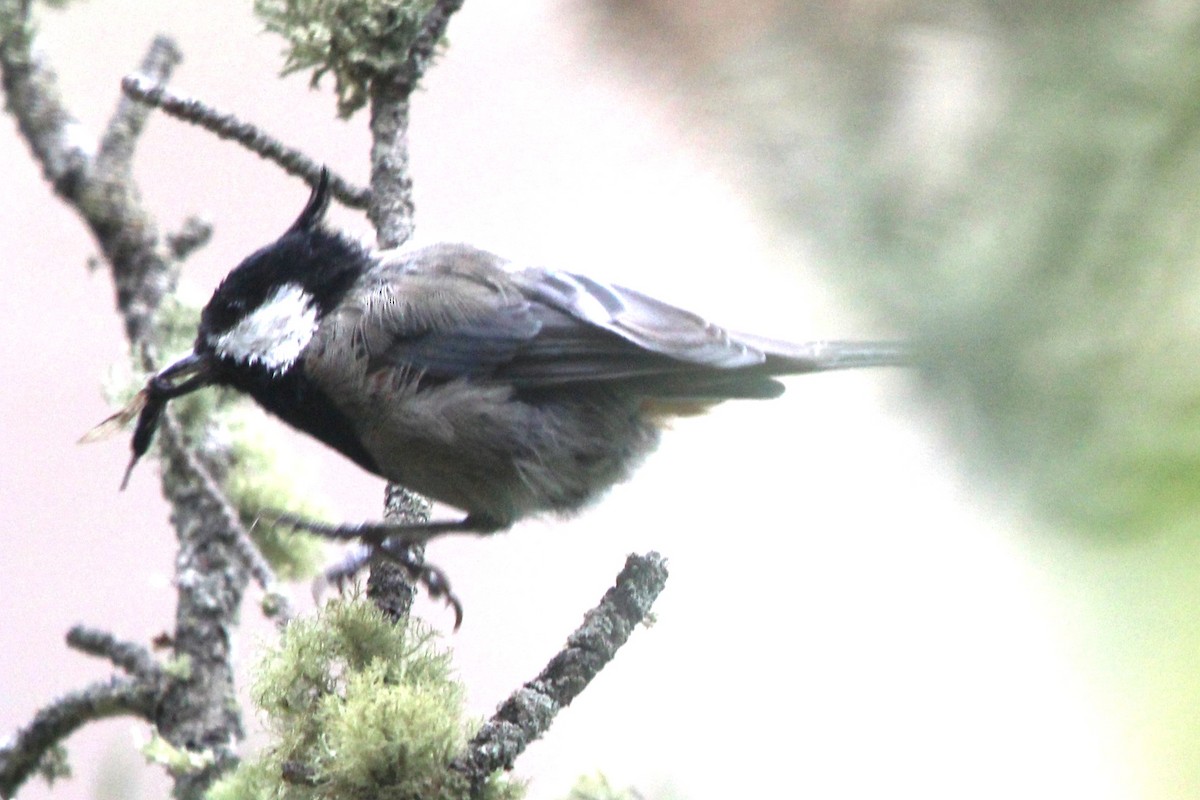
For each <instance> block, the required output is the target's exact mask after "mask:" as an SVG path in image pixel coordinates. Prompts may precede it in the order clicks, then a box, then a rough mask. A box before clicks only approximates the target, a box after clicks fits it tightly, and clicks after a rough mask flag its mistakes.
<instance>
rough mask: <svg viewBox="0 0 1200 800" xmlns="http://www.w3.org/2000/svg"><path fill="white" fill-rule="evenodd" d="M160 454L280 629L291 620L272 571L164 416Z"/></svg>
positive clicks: (172, 418) (171, 420) (175, 426)
mask: <svg viewBox="0 0 1200 800" xmlns="http://www.w3.org/2000/svg"><path fill="white" fill-rule="evenodd" d="M161 447H162V450H163V453H164V455H165V456H167V457H168V459H169V460H170V462H171V464H172V466H173V468H174V469H175V470H176V471H178V472H179V474H180V478H181V479H182V480H183V481H184V482H185V483H187V484H188V486H189V487H191V488H193V489H194V490H195V491H196V492H198V493H199V494H200V495H201V496H202V498H201V499H202V501H203V507H204V508H203V511H204V514H205V516H206V521H207V523H208V525H209V527H210V529H211V531H212V535H213V536H215V537H217V538H218V539H220V541H222V542H224V543H225V544H226V545H228V546H229V547H230V548H232V550H233V551H234V552H235V553H237V554H238V556H239V557H240V558H241V561H242V563H243V564H244V565H245V567H246V569H247V570H249V573H250V577H252V578H253V579H254V581H255V583H257V584H258V585H259V586H260V587H262V590H263V591H264V592H265V593H266V594H267V595H270V598H269V601H268V602H267V603H265V604H264V612H265V613H267V615H268V616H271V617H274V618H275V620H276V622H277V623H278V624H279V625H280V626H281V627H282V626H284V625H286V624H287V622H288V620H290V619H291V618H292V616H293V613H292V609H291V604H290V603H289V602H288V599H287V597H286V596H285V595H284V594H283V593H282V592H281V591H280V589H279V581H278V580H277V579H276V577H275V571H274V570H273V569H271V565H270V564H268V563H267V560H266V558H264V557H263V554H262V551H261V550H259V548H258V545H257V544H255V542H254V539H253V537H251V536H250V533H249V531H247V530H246V527H245V526H244V525H242V520H241V517H240V516H239V515H238V512H237V509H236V508H234V507H233V505H232V504H231V503H230V502H229V499H228V498H227V497H226V496H225V493H224V492H223V491H221V487H220V486H219V485H218V484H217V481H216V479H215V478H213V476H212V473H211V472H209V470H208V468H207V467H206V466H205V465H204V463H203V462H202V461H201V460H200V459H199V458H197V457H196V455H195V454H194V453H192V452H191V451H190V450H189V449H188V448H187V447H186V446H185V443H184V437H183V431H182V430H180V428H179V425H178V423H177V422H176V421H175V416H174V415H173V414H171V413H170V412H166V413H165V415H164V417H163V422H162V445H161Z"/></svg>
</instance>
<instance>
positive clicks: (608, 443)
mask: <svg viewBox="0 0 1200 800" xmlns="http://www.w3.org/2000/svg"><path fill="white" fill-rule="evenodd" d="M361 402H362V401H360V403H361ZM365 405H366V406H368V408H367V409H366V410H367V412H368V413H354V414H348V416H349V417H350V418H352V419H360V420H366V423H365V424H363V425H362V426H361V427H360V430H359V435H360V437H361V440H362V442H363V443H364V446H365V447H366V449H367V450H368V452H370V454H371V456H372V458H373V459H374V461H375V463H376V464H377V465H378V466H379V472H380V474H382V475H384V477H386V478H388V479H389V480H391V481H394V482H396V483H399V484H401V485H403V486H406V487H407V488H410V489H412V490H414V491H417V492H420V493H421V494H425V495H427V496H429V497H432V498H433V499H435V500H439V501H441V502H443V503H447V504H449V505H452V506H455V507H456V508H460V509H462V510H464V511H467V512H468V513H472V514H477V515H482V516H486V517H487V518H489V519H491V520H493V521H494V522H497V523H499V524H501V525H508V524H511V523H512V522H514V521H515V520H517V519H519V518H521V517H524V516H527V515H530V514H537V513H542V512H556V513H570V512H573V511H576V510H578V509H579V508H580V507H582V506H584V505H586V504H587V503H588V502H590V501H592V500H594V499H596V498H597V497H599V496H600V495H601V494H603V493H604V491H605V490H607V489H608V488H609V487H610V486H612V485H613V484H614V483H617V482H619V481H621V480H624V479H625V478H626V477H628V475H629V473H630V471H631V470H632V469H633V468H634V467H635V466H636V465H637V464H638V463H639V462H640V461H641V459H642V458H643V457H644V456H645V454H646V453H648V452H649V451H650V450H651V449H653V447H654V445H655V444H656V443H657V437H658V430H657V428H656V427H655V426H654V425H652V424H651V423H650V422H649V421H647V419H646V418H645V417H644V416H643V414H642V412H641V410H640V408H639V405H638V402H637V401H636V400H634V399H632V398H629V397H625V396H622V395H619V394H615V393H607V392H596V391H591V392H587V393H579V394H578V395H574V394H572V393H571V392H570V391H569V390H562V389H560V390H557V391H556V392H555V393H554V395H553V396H552V397H546V398H519V397H517V396H516V395H515V394H514V392H513V390H512V389H511V388H510V387H508V386H503V385H495V384H481V383H475V382H471V381H468V380H466V379H459V380H454V381H449V382H446V383H441V384H434V385H423V386H420V387H415V388H410V389H409V390H406V391H403V392H399V393H393V394H391V395H389V396H383V397H380V396H376V397H374V398H373V400H372V401H371V402H368V403H365ZM359 411H362V409H359Z"/></svg>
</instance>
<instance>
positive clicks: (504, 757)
mask: <svg viewBox="0 0 1200 800" xmlns="http://www.w3.org/2000/svg"><path fill="white" fill-rule="evenodd" d="M666 580H667V566H666V561H665V559H663V557H662V556H660V555H659V554H658V553H653V552H651V553H647V554H646V555H644V556H640V555H631V556H629V558H628V559H627V560H626V562H625V568H624V569H622V570H621V573H620V574H619V575H618V576H617V580H616V583H615V584H614V585H613V587H612V588H611V589H609V590H608V591H607V592H606V593H605V595H604V597H603V599H601V601H600V604H599V605H597V606H596V607H595V608H593V609H592V610H591V611H589V612H588V613H587V615H586V616H585V617H584V620H583V624H582V625H580V626H579V628H578V629H576V630H575V632H574V633H572V634H571V635H570V637H568V639H567V645H566V647H564V648H563V649H562V650H561V651H560V652H559V653H558V655H556V656H555V657H554V658H552V659H551V660H550V663H548V664H547V665H546V668H545V669H543V670H542V672H541V674H540V675H538V676H537V677H536V678H534V679H533V680H531V681H529V682H528V683H526V684H525V685H524V686H522V687H521V688H520V689H518V690H517V691H516V692H514V693H513V694H512V696H511V697H509V698H508V699H507V700H505V701H504V702H503V703H502V704H501V705H500V708H499V709H497V711H496V713H495V715H493V716H492V718H491V719H490V720H488V721H487V722H486V723H484V725H483V727H482V728H480V729H479V733H477V734H476V735H475V737H474V738H473V739H472V740H471V742H470V743H469V744H468V745H467V750H466V752H465V753H464V754H463V755H462V756H460V757H459V758H458V759H457V760H456V761H455V762H454V764H453V767H454V769H456V770H457V771H458V772H460V773H461V774H463V775H465V776H466V777H467V778H468V779H469V780H470V782H471V786H472V787H473V789H474V790H477V789H478V787H480V786H481V785H482V782H483V780H484V779H485V778H486V777H487V776H488V775H489V774H491V773H492V772H494V771H495V770H498V769H511V768H512V766H513V762H514V761H515V760H516V758H517V756H519V755H520V754H521V752H522V751H523V750H524V749H525V748H526V747H527V746H528V745H529V744H530V743H531V742H533V741H534V740H536V739H538V738H540V737H541V735H542V734H543V733H545V732H546V730H547V729H549V727H550V724H551V723H552V722H553V721H554V717H555V715H557V714H558V712H559V711H560V710H562V709H563V708H565V707H566V706H567V705H569V704H570V702H571V701H572V700H574V699H575V698H576V697H577V696H578V695H579V693H580V692H582V691H583V690H584V689H585V688H587V685H588V684H589V683H591V681H592V679H593V678H595V677H596V676H597V675H598V674H599V673H600V670H602V669H603V668H604V666H605V665H606V664H608V662H609V661H611V660H612V658H613V656H614V655H616V653H617V650H619V649H620V648H621V646H622V645H623V644H625V642H626V640H628V639H629V635H630V634H631V633H632V632H633V629H634V627H636V626H637V625H638V624H639V623H641V622H643V621H644V620H645V619H646V618H647V616H648V615H649V613H650V607H651V606H652V605H653V604H654V601H655V599H656V598H657V597H658V595H659V593H660V592H661V591H662V589H663V586H664V585H665V584H666Z"/></svg>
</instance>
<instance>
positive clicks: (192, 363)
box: [79, 352, 213, 489]
mask: <svg viewBox="0 0 1200 800" xmlns="http://www.w3.org/2000/svg"><path fill="white" fill-rule="evenodd" d="M212 364H213V362H212V358H211V357H210V356H207V355H204V354H198V353H195V352H192V353H189V354H188V355H186V356H184V357H183V358H181V359H179V360H178V361H176V362H175V363H174V364H172V365H171V366H169V367H167V368H166V369H164V370H162V371H160V372H159V373H157V374H156V375H154V376H152V377H151V378H150V380H148V381H146V385H145V387H143V388H142V390H141V391H140V392H138V393H137V394H135V395H134V396H133V399H132V400H130V401H129V402H128V403H127V404H126V405H125V407H124V408H122V409H121V410H120V411H118V412H117V413H115V414H113V415H112V416H111V417H109V418H108V419H106V420H104V421H103V422H101V423H100V424H99V425H97V426H96V427H95V428H92V429H91V430H90V431H88V432H87V433H86V434H85V435H84V437H83V438H82V439H80V440H79V441H80V442H95V441H99V440H100V439H106V438H108V437H109V436H111V435H112V434H113V433H116V432H117V431H119V430H121V429H122V428H124V427H125V426H126V425H128V424H129V423H130V422H132V421H133V418H134V417H137V427H135V428H134V429H133V442H132V449H133V458H131V459H130V461H129V467H128V468H126V470H125V477H124V478H123V479H122V480H121V488H122V489H124V488H125V486H126V484H128V483H129V476H130V474H131V473H132V472H133V467H134V465H136V464H137V462H138V459H140V458H141V457H142V456H143V455H145V454H146V451H147V450H149V449H150V442H151V440H152V439H153V438H154V432H155V431H156V430H158V425H159V423H160V422H162V414H163V411H164V410H166V407H167V401H168V400H172V399H174V398H176V397H181V396H182V395H185V394H188V393H189V392H194V391H196V390H197V389H200V388H202V387H204V386H207V385H209V384H210V383H212V382H213V370H212Z"/></svg>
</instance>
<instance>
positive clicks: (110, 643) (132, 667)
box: [67, 625, 162, 680]
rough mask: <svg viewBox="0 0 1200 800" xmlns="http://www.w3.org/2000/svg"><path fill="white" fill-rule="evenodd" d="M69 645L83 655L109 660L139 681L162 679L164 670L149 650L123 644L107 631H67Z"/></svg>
mask: <svg viewBox="0 0 1200 800" xmlns="http://www.w3.org/2000/svg"><path fill="white" fill-rule="evenodd" d="M67 645H69V646H70V647H72V648H74V649H75V650H78V651H80V652H81V653H87V654H89V655H93V656H100V657H101V658H107V659H108V660H109V661H111V662H112V663H113V665H114V666H116V667H118V668H120V669H122V670H124V671H125V672H127V673H129V674H130V675H132V676H134V677H136V678H142V679H145V680H159V679H160V678H161V677H162V668H161V667H160V666H159V665H158V661H157V660H156V659H155V658H154V656H153V655H151V653H150V651H149V650H147V649H146V648H145V647H143V646H142V645H140V644H137V643H135V642H125V641H121V640H120V639H118V638H117V637H115V636H113V635H112V634H111V633H109V632H108V631H102V630H100V629H99V628H88V627H86V626H84V625H76V626H75V627H73V628H71V630H69V631H67Z"/></svg>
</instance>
